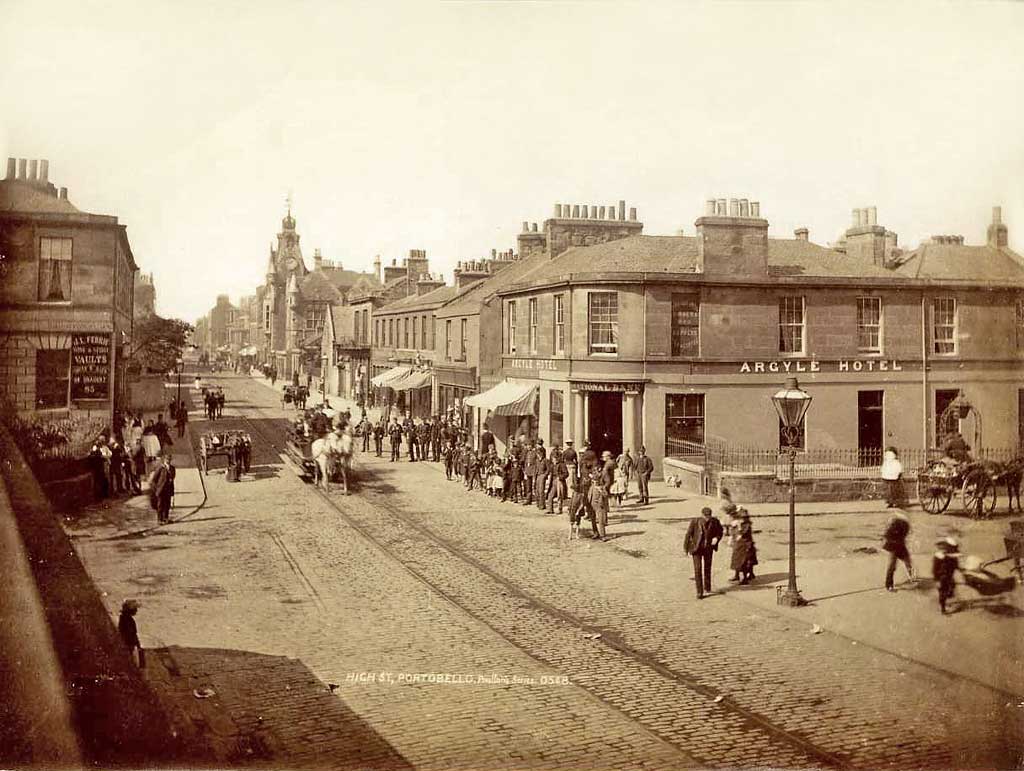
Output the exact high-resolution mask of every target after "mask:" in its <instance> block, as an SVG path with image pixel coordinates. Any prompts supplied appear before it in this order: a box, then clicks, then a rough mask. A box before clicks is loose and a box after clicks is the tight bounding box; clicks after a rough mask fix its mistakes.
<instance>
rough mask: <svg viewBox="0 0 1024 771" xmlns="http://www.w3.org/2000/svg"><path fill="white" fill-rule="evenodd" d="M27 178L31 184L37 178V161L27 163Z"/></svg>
mask: <svg viewBox="0 0 1024 771" xmlns="http://www.w3.org/2000/svg"><path fill="white" fill-rule="evenodd" d="M28 178H29V179H30V180H31V181H32V182H35V181H36V179H38V178H39V161H37V160H36V159H35V158H33V159H32V160H31V161H29V162H28Z"/></svg>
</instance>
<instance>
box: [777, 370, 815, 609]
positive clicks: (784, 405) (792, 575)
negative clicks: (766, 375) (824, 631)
mask: <svg viewBox="0 0 1024 771" xmlns="http://www.w3.org/2000/svg"><path fill="white" fill-rule="evenodd" d="M772 404H773V405H775V411H776V412H778V413H779V420H781V421H782V433H783V437H784V438H785V440H786V450H787V452H788V454H789V585H788V586H787V587H786V591H785V592H784V593H782V594H780V595H779V605H788V606H789V607H798V606H800V605H806V604H807V601H806V600H805V599H804V598H803V597H801V596H800V590H799V589H797V588H796V483H795V481H794V479H795V472H796V468H795V467H796V451H797V446H796V445H797V437H799V436H800V427H801V424H802V423H803V420H804V416H805V415H806V414H807V409H808V408H809V407H810V406H811V395H810V394H809V393H807V392H806V391H804V390H803V389H801V388H800V386H799V385H798V384H797V382H796V378H795V377H791V378H788V379H787V380H786V385H785V387H784V388H783V389H782V390H781V391H779V392H778V393H776V394H775V395H774V396H772Z"/></svg>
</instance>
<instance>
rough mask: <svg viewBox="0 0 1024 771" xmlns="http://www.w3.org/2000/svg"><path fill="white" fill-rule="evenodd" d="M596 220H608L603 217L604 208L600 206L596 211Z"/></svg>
mask: <svg viewBox="0 0 1024 771" xmlns="http://www.w3.org/2000/svg"><path fill="white" fill-rule="evenodd" d="M597 218H598V219H599V220H603V219H608V218H607V217H605V207H603V206H602V207H601V208H600V209H598V210H597Z"/></svg>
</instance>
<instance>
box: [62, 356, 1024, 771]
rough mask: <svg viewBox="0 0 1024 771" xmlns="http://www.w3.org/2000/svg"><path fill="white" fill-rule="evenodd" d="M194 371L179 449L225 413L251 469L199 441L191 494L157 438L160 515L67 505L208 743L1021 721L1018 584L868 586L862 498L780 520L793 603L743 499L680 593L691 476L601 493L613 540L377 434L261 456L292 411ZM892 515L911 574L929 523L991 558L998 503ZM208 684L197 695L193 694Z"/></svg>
mask: <svg viewBox="0 0 1024 771" xmlns="http://www.w3.org/2000/svg"><path fill="white" fill-rule="evenodd" d="M212 379H214V380H216V381H218V382H219V383H220V384H221V385H222V386H223V387H224V390H225V393H226V395H227V404H226V407H225V416H224V418H223V419H222V420H221V421H217V422H216V424H213V425H211V424H210V423H208V422H207V421H206V420H205V418H202V417H201V416H200V414H199V412H198V411H193V412H192V414H191V416H190V417H191V422H190V424H189V435H190V438H191V444H192V449H193V451H194V450H195V448H196V447H197V446H198V436H199V435H200V434H201V433H202V432H203V431H207V430H210V429H211V428H217V427H224V428H241V429H245V430H248V431H250V433H251V434H252V437H253V443H254V453H253V469H252V474H251V476H250V477H246V478H244V479H243V481H241V482H239V483H228V482H227V481H226V479H225V476H224V473H223V470H222V466H223V460H222V459H221V460H220V463H219V464H218V463H216V462H215V463H214V464H213V469H214V470H212V471H211V472H210V474H209V475H208V476H206V477H205V478H204V480H203V481H204V482H205V487H206V492H207V498H208V499H207V501H206V503H205V505H203V506H202V507H201V508H197V506H199V504H200V503H201V501H202V497H203V496H202V488H201V487H200V485H199V481H200V480H199V474H198V472H197V471H196V469H195V465H194V461H193V460H191V459H190V455H191V454H190V453H188V452H185V450H186V448H185V447H183V446H178V445H176V446H175V452H176V457H175V462H176V463H177V464H178V466H179V485H178V499H177V500H176V507H175V509H174V510H173V511H172V519H174V520H178V521H175V522H173V523H172V524H171V525H169V526H166V527H161V528H155V527H154V524H155V517H154V514H153V512H152V511H151V510H150V509H149V508H148V503H147V501H146V500H145V498H143V497H138V498H135V499H132V500H130V501H128V502H120V503H117V504H111V505H108V506H102V505H100V506H95V507H92V508H90V509H88V510H86V511H85V512H83V513H82V514H81V515H77V516H76V517H75V518H74V519H71V520H69V521H68V523H67V527H68V530H69V532H70V533H71V534H72V536H73V538H74V539H75V544H76V547H77V549H78V550H79V553H80V555H81V557H82V560H83V562H84V563H85V566H86V568H87V569H88V571H89V572H90V574H91V575H92V577H93V579H94V580H95V582H96V584H97V585H98V587H99V588H100V590H101V591H102V592H104V600H105V601H106V602H107V604H108V607H109V608H110V609H111V611H112V612H114V611H115V610H116V609H117V608H118V607H119V606H120V603H121V601H122V600H123V599H124V598H126V597H135V598H138V599H140V600H141V602H142V609H141V610H140V612H139V616H138V619H139V629H140V634H141V637H142V643H143V646H144V647H147V648H150V649H155V650H154V651H153V655H152V656H151V660H152V663H151V664H150V666H149V668H148V669H147V675H146V676H147V678H149V679H150V680H151V682H153V683H154V685H155V687H156V688H157V690H158V692H159V693H160V695H161V697H162V698H163V699H164V700H165V702H166V704H167V705H168V711H169V714H171V715H172V718H173V719H174V720H176V721H179V722H180V724H181V725H182V726H183V727H187V730H189V731H193V732H197V733H199V734H202V735H203V736H204V737H205V740H206V741H208V742H209V743H210V744H211V745H212V746H213V747H214V748H215V749H216V751H217V752H218V753H219V756H220V757H221V758H222V759H223V760H224V761H225V762H231V763H233V764H236V765H245V764H247V763H250V762H251V763H256V762H266V763H269V764H271V765H275V766H277V765H287V766H294V767H300V766H301V767H314V766H315V767H338V768H365V767H388V768H391V767H402V766H412V767H415V768H431V769H434V768H437V769H441V768H450V767H474V768H478V767H503V766H512V767H525V766H530V767H539V768H582V767H587V768H589V767H595V768H624V767H629V768H639V767H645V768H646V767H650V768H666V769H667V768H678V767H686V766H694V767H695V766H715V767H736V766H742V767H753V766H774V767H837V768H846V767H850V768H878V767H883V766H889V765H893V766H897V767H904V768H905V767H966V766H971V767H981V766H986V767H991V766H998V767H1007V766H1009V765H1014V764H1016V763H1017V762H1018V760H1019V759H1018V758H1016V757H1013V756H1011V754H1010V753H1012V752H1013V748H1020V747H1022V746H1024V720H1022V718H1024V707H1022V705H1024V676H1022V675H1021V674H1020V671H1019V667H1018V665H1017V662H1016V660H1015V657H1016V653H1017V649H1018V647H1017V646H1018V645H1019V643H1018V642H1017V641H1018V640H1019V639H1020V635H1021V633H1022V631H1024V621H1022V617H1024V610H1022V609H1021V594H1022V591H1021V589H1020V588H1018V589H1017V590H1015V592H1014V596H1013V597H1012V598H1010V600H1009V601H1008V602H1006V603H1000V604H997V605H991V606H989V605H985V604H983V603H981V602H979V601H978V597H977V595H976V594H974V593H973V592H972V590H970V589H967V588H966V587H960V588H958V592H959V597H960V599H962V600H965V601H969V602H967V604H966V605H965V606H963V607H962V608H961V610H960V612H958V613H956V614H954V615H952V616H950V617H942V616H940V615H939V613H938V610H937V603H936V600H935V591H934V589H933V588H932V586H931V582H930V580H927V579H925V580H921V581H919V582H918V583H917V584H910V583H905V584H902V585H900V587H899V589H900V590H899V591H897V592H896V593H895V594H888V593H886V592H885V591H884V590H883V589H882V576H883V572H884V556H883V555H882V554H881V553H879V552H877V551H872V550H873V549H878V547H879V538H878V536H879V534H880V533H881V531H882V529H883V527H884V523H885V521H886V518H887V513H886V511H885V510H884V509H877V508H876V507H874V506H871V505H863V506H855V507H851V506H847V507H845V508H843V507H836V509H835V511H836V513H831V514H822V515H820V516H814V517H808V516H804V517H800V519H799V520H798V536H799V550H800V552H799V560H800V562H799V566H800V580H801V589H802V591H803V593H804V595H805V596H806V597H807V598H808V599H811V600H812V601H813V602H814V604H813V605H812V606H811V607H808V608H801V609H793V610H783V609H780V608H778V606H777V605H776V604H775V588H774V587H775V586H776V585H778V584H779V583H780V582H784V579H785V557H786V545H787V536H786V533H787V531H786V527H787V523H786V520H785V519H784V518H781V517H777V516H761V513H760V512H759V507H757V506H752V507H751V513H752V515H753V517H754V527H755V530H756V531H758V532H757V533H756V536H755V537H756V539H757V544H758V549H759V555H760V560H761V564H760V565H758V569H757V573H758V580H757V582H755V584H754V585H753V586H750V587H738V586H735V585H731V584H728V583H727V582H726V579H727V578H728V576H729V575H730V571H728V564H727V563H728V551H723V552H722V553H720V554H719V556H718V558H717V560H716V572H715V579H714V581H715V583H716V586H715V589H716V590H721V591H720V592H719V593H718V594H715V595H713V596H712V597H711V598H709V599H707V600H705V601H703V602H697V601H696V600H695V598H694V591H693V585H692V571H691V564H690V561H689V559H688V558H687V557H686V556H685V555H684V554H683V553H682V536H683V532H684V529H685V523H686V521H687V520H688V519H689V517H691V516H693V515H694V514H695V513H696V512H697V511H699V508H700V506H701V505H703V503H704V501H703V500H702V499H691V500H685V499H683V498H682V497H681V495H680V494H679V493H678V491H674V490H671V491H670V490H668V489H667V488H666V487H665V486H664V485H660V484H659V485H657V486H656V487H655V489H654V491H653V492H654V495H653V505H652V506H647V507H636V506H634V505H633V504H632V503H627V505H626V506H624V507H623V509H622V510H621V511H616V510H615V509H614V508H613V510H612V512H611V517H610V526H609V535H610V536H611V540H610V541H609V542H607V543H597V542H591V541H589V540H587V539H586V538H583V539H582V540H580V541H569V540H568V538H567V536H568V524H567V520H566V519H565V518H564V517H558V516H548V515H546V514H543V513H541V512H540V511H538V510H537V509H536V508H534V507H526V506H521V505H513V504H510V503H509V504H501V503H499V502H497V501H494V500H491V499H489V498H487V497H486V496H485V495H483V494H481V493H478V492H473V493H469V492H466V491H465V490H464V488H463V486H462V485H461V483H458V482H449V481H446V480H445V478H444V473H443V469H442V468H441V466H440V465H439V464H434V463H408V462H407V461H406V459H405V458H403V459H402V461H401V462H399V463H389V462H388V459H387V451H386V443H385V454H384V457H383V458H376V457H374V455H373V453H372V451H371V452H370V453H362V454H360V455H359V457H358V464H357V465H358V471H359V476H360V484H359V485H358V486H357V487H356V489H355V491H354V492H353V494H351V495H349V496H344V495H342V494H341V493H340V491H337V492H333V493H332V494H331V495H330V497H329V498H327V497H325V496H323V495H322V494H320V493H318V492H317V491H316V490H314V489H313V488H312V487H311V486H310V485H309V484H307V483H305V482H303V481H302V480H301V479H299V478H298V477H297V476H296V475H295V473H293V469H292V468H291V466H290V465H289V464H287V463H284V462H283V460H282V457H281V455H280V453H281V449H282V447H283V444H284V438H285V430H286V426H287V421H288V420H290V419H292V418H293V417H294V415H295V412H294V410H292V409H290V408H283V407H282V404H281V400H280V396H279V393H278V392H276V391H275V390H274V389H271V388H270V386H269V382H264V381H263V380H255V379H252V378H249V377H245V376H241V375H227V376H222V377H217V376H214V377H213V378H212ZM332 398H333V397H332ZM357 446H361V440H358V439H357ZM371 447H372V444H371ZM1004 501H1005V499H1004V500H1003V501H1001V503H1000V506H1001V507H1002V506H1004V505H1005V503H1004ZM808 506H811V505H810V504H808ZM822 506H825V505H824V504H823V505H822ZM763 508H764V514H766V515H767V514H772V513H775V512H778V511H781V509H780V508H779V507H778V506H775V507H763ZM823 510H828V511H831V509H823ZM911 518H912V522H913V526H914V530H913V533H912V537H911V550H912V552H913V553H914V558H915V562H916V567H917V569H918V572H919V573H920V575H922V576H928V574H929V572H930V553H931V551H932V549H933V547H932V542H933V541H934V537H935V535H936V534H937V533H938V532H940V531H941V530H942V529H944V528H948V527H950V526H956V527H958V528H960V530H961V532H962V539H963V542H964V544H965V549H966V550H967V551H970V552H972V553H978V554H980V555H982V556H983V557H984V558H985V559H992V558H993V557H996V556H1001V554H1000V550H1001V549H1002V546H1001V540H1000V538H1001V534H1002V532H1003V531H1004V530H1005V528H1006V519H1005V517H1002V518H997V519H995V520H993V521H989V522H980V523H976V522H972V521H969V520H967V519H963V518H960V517H957V516H955V515H954V514H947V515H943V516H939V517H929V516H928V515H925V514H923V513H921V512H920V511H917V510H914V511H912V512H911ZM584 530H586V525H584ZM132 533H138V535H137V537H125V536H129V535H130V534H132ZM1003 568H1005V566H1003ZM904 578H905V574H904V573H903V572H902V567H901V568H900V572H898V573H897V580H898V581H901V580H903V579H904ZM997 684H1001V687H1002V688H1004V689H1005V690H999V689H997V687H996V685H997ZM207 686H209V687H210V688H212V690H213V692H214V695H213V696H211V697H210V698H208V699H203V698H197V695H196V693H197V690H198V689H202V688H204V687H207ZM199 694H200V695H203V694H205V691H199Z"/></svg>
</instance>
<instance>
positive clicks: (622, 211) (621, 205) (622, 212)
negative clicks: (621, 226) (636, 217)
mask: <svg viewBox="0 0 1024 771" xmlns="http://www.w3.org/2000/svg"><path fill="white" fill-rule="evenodd" d="M625 221H626V202H625V201H619V222H625Z"/></svg>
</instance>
